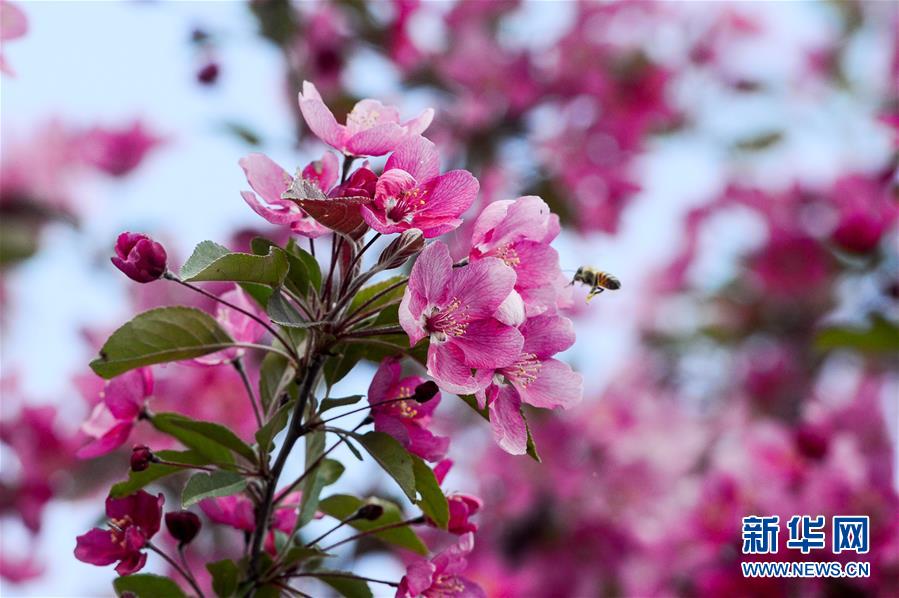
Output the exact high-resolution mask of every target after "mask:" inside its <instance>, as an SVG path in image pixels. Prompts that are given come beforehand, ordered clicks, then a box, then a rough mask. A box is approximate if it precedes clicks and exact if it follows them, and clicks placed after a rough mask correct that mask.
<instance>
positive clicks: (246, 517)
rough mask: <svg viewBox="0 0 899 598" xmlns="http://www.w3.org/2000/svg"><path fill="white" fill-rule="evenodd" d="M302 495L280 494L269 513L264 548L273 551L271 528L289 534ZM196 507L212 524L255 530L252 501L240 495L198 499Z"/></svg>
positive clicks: (294, 493) (293, 493) (273, 552)
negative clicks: (268, 527) (280, 497)
mask: <svg viewBox="0 0 899 598" xmlns="http://www.w3.org/2000/svg"><path fill="white" fill-rule="evenodd" d="M301 497H302V495H301V494H300V493H299V492H291V493H290V494H287V495H286V496H284V497H283V500H281V501H280V502H279V504H278V508H276V509H275V511H274V513H273V514H272V519H271V523H270V529H269V531H268V534H267V535H266V538H265V549H266V550H267V551H268V552H269V553H270V554H273V555H274V554H275V531H279V532H282V533H284V534H289V533H291V532H292V531H293V528H294V526H295V525H296V522H297V516H298V515H297V511H298V507H299V505H300V499H301ZM200 509H201V510H202V511H203V513H204V514H205V515H206V516H207V517H208V518H209V519H210V520H212V521H214V522H215V523H220V524H222V525H227V526H229V527H233V528H234V529H238V530H241V531H244V532H253V531H254V530H255V529H256V513H255V507H254V505H253V501H252V500H250V498H249V497H248V496H246V495H244V494H237V495H233V496H222V497H219V498H207V499H206V500H202V501H200Z"/></svg>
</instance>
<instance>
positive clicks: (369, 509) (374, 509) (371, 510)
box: [353, 504, 384, 521]
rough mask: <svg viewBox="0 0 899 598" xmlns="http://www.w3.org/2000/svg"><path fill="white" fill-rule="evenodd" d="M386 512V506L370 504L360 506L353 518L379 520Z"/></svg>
mask: <svg viewBox="0 0 899 598" xmlns="http://www.w3.org/2000/svg"><path fill="white" fill-rule="evenodd" d="M383 514H384V507H382V506H381V505H376V504H368V505H363V506H361V507H359V510H358V511H356V515H355V516H354V517H353V519H365V520H366V521H377V520H378V519H380V518H381V515H383Z"/></svg>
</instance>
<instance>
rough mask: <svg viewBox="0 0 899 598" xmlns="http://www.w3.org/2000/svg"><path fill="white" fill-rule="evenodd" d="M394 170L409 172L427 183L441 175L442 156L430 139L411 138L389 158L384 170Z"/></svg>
mask: <svg viewBox="0 0 899 598" xmlns="http://www.w3.org/2000/svg"><path fill="white" fill-rule="evenodd" d="M393 168H396V169H399V170H404V171H406V172H408V173H409V174H410V175H412V177H413V178H414V179H416V180H419V181H426V180H428V179H430V178H433V177H435V176H437V175H438V174H439V168H440V156H439V155H438V154H437V148H436V146H435V145H434V144H433V143H432V142H431V141H429V140H428V139H425V138H424V137H421V136H416V137H409V138H407V139H406V140H405V141H403V142H402V143H401V144H400V145H399V147H397V148H396V150H395V151H394V152H393V153H392V154H391V155H390V157H389V158H387V164H385V165H384V170H385V171H387V170H390V169H393Z"/></svg>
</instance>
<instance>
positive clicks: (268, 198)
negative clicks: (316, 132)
mask: <svg viewBox="0 0 899 598" xmlns="http://www.w3.org/2000/svg"><path fill="white" fill-rule="evenodd" d="M240 167H241V168H243V171H244V173H245V174H246V176H247V181H248V182H249V183H250V187H252V188H253V191H255V193H253V192H252V191H242V192H241V193H240V195H241V197H243V199H244V201H245V202H247V205H249V206H250V207H251V208H252V209H253V211H254V212H256V213H257V214H259V215H260V216H262V217H263V218H265V219H266V220H268V221H269V222H271V223H272V224H277V225H279V226H289V227H290V229H291V230H292V231H293V232H295V233H297V234H298V235H303V236H304V237H309V238H310V239H314V238H316V237H320V236H321V235H324V234H325V233H327V232H328V229H327V228H326V227H325V226H323V225H321V224H319V223H318V222H316V221H315V220H314V219H313V218H312V217H311V216H309V214H307V213H306V212H304V211H303V210H302V208H300V206H298V205H297V204H296V203H295V202H293V201H291V200H289V199H284V198H283V197H281V196H282V195H283V194H284V192H285V191H287V189H288V188H289V187H290V184H291V183H292V182H293V177H292V176H290V175H289V174H288V173H287V171H286V170H284V169H283V168H281V167H280V166H278V165H277V164H276V163H275V162H274V161H273V160H272V159H271V158H269V157H268V156H266V155H264V154H250V155H249V156H246V157H244V158H241V160H240ZM337 169H338V166H337V156H335V155H334V154H332V153H330V152H327V153H325V155H324V156H322V159H321V160H319V161H317V162H312V163H311V164H309V165H308V166H306V168H304V169H303V171H302V173H301V175H300V176H302V177H303V179H304V180H305V181H307V182H308V183H310V184H312V185H314V186H315V187H317V188H318V189H319V190H321V192H322V193H327V192H328V190H329V189H330V188H331V187H332V186H333V185H334V183H336V182H337V176H338V175H337ZM257 194H258V195H257ZM260 197H261V198H262V201H260V200H259V198H260Z"/></svg>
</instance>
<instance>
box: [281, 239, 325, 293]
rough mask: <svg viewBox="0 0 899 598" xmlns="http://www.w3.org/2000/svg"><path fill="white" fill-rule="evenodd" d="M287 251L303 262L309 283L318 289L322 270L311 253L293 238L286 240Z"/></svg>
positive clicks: (320, 286) (319, 288) (320, 285)
mask: <svg viewBox="0 0 899 598" xmlns="http://www.w3.org/2000/svg"><path fill="white" fill-rule="evenodd" d="M287 253H289V254H290V255H292V256H294V257H296V258H297V259H299V260H300V261H301V262H303V265H304V266H306V275H307V276H308V277H309V284H311V285H312V287H313V288H314V289H315V290H316V291H320V290H321V288H322V270H321V266H319V264H318V260H317V259H315V258H314V257H313V256H312V254H311V253H309V252H308V251H306V250H305V249H303V248H302V247H300V246H299V245H297V243H296V241H295V240H294V239H291V240H290V241H288V242H287Z"/></svg>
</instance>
